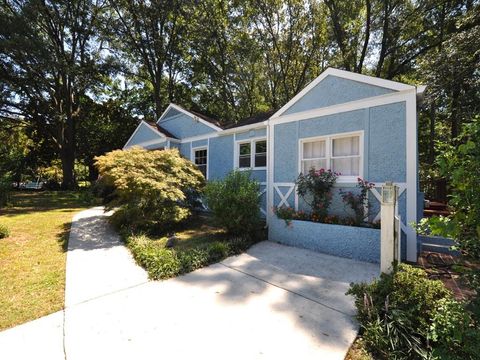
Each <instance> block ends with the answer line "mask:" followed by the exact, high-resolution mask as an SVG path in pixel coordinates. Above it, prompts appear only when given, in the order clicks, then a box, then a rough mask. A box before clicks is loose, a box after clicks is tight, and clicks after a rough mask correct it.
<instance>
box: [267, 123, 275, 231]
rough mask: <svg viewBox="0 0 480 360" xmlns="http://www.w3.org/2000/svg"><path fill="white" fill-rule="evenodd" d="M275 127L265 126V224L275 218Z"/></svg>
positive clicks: (269, 124) (271, 125) (272, 125)
mask: <svg viewBox="0 0 480 360" xmlns="http://www.w3.org/2000/svg"><path fill="white" fill-rule="evenodd" d="M274 135H275V125H274V124H271V123H270V121H269V122H268V126H267V158H268V159H267V223H268V221H269V220H270V219H271V218H272V217H273V216H275V214H274V211H273V198H274V193H273V191H274V190H273V180H274V171H275V157H274V153H275V147H274V145H275V143H274V142H275V139H274V138H275V136H274Z"/></svg>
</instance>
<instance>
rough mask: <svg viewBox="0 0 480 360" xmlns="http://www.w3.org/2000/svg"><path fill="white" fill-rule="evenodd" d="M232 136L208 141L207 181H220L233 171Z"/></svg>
mask: <svg viewBox="0 0 480 360" xmlns="http://www.w3.org/2000/svg"><path fill="white" fill-rule="evenodd" d="M233 143H234V141H233V135H229V136H219V137H213V138H211V139H210V148H209V152H208V167H209V170H208V172H209V179H215V180H218V179H222V178H223V177H225V175H227V174H228V173H229V172H230V171H232V170H233Z"/></svg>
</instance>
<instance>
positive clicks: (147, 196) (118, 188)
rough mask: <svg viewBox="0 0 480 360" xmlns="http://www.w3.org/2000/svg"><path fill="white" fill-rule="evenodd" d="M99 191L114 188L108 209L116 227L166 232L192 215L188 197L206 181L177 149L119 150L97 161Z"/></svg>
mask: <svg viewBox="0 0 480 360" xmlns="http://www.w3.org/2000/svg"><path fill="white" fill-rule="evenodd" d="M95 161H96V166H97V167H98V169H99V173H100V176H101V180H100V182H101V184H99V185H98V190H99V192H100V193H101V191H102V189H103V190H108V189H109V188H111V187H113V188H114V189H115V190H114V193H113V194H110V193H109V192H108V191H106V195H107V196H109V197H110V200H111V201H110V202H109V203H108V207H109V208H112V209H116V211H115V214H114V215H113V216H112V221H113V223H114V224H115V225H117V226H119V227H123V228H128V229H130V230H143V231H152V232H155V231H156V232H160V231H161V232H164V231H165V230H166V229H168V228H169V227H172V226H173V225H175V224H177V223H179V222H181V221H183V220H185V219H186V218H187V217H188V216H189V215H190V213H191V206H190V204H189V202H188V198H189V197H187V194H189V193H191V192H192V191H200V190H201V188H202V187H203V185H204V181H205V179H204V178H203V175H202V173H201V172H200V171H199V170H198V169H197V167H196V166H195V165H194V164H193V163H191V162H190V161H189V160H186V159H184V158H182V157H181V156H180V154H179V152H178V150H177V149H169V150H162V151H148V150H143V149H140V148H135V147H134V148H132V149H129V150H116V151H112V152H110V153H108V154H106V155H104V156H99V157H97V158H96V159H95Z"/></svg>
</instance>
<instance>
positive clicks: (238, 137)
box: [235, 128, 267, 141]
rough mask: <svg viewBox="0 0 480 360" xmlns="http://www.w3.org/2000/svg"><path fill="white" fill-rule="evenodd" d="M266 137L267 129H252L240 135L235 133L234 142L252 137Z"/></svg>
mask: <svg viewBox="0 0 480 360" xmlns="http://www.w3.org/2000/svg"><path fill="white" fill-rule="evenodd" d="M264 136H265V137H266V136H267V129H266V128H264V129H254V130H249V131H244V132H241V133H236V134H235V140H237V141H239V140H248V139H250V138H254V137H264Z"/></svg>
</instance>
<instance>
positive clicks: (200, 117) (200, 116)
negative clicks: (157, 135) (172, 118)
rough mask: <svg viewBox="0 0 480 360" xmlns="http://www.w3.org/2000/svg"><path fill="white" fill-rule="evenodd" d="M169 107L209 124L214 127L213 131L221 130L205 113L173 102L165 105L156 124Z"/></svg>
mask: <svg viewBox="0 0 480 360" xmlns="http://www.w3.org/2000/svg"><path fill="white" fill-rule="evenodd" d="M170 109H175V110H177V111H180V112H181V113H184V114H185V115H187V116H189V117H191V118H192V119H194V120H198V121H200V122H201V123H202V124H204V125H207V126H209V127H210V128H212V129H214V130H215V131H221V130H222V128H221V127H220V124H219V123H218V122H217V121H216V120H214V119H212V118H209V117H208V116H206V115H203V114H200V113H197V112H195V111H191V110H187V109H184V108H183V107H181V106H179V105H176V104H174V103H170V104H169V105H168V106H167V108H166V109H165V111H164V112H163V113H162V115H160V117H159V118H158V120H157V124H158V123H160V121H162V119H163V118H164V117H165V115H167V113H168V112H169V111H170Z"/></svg>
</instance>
